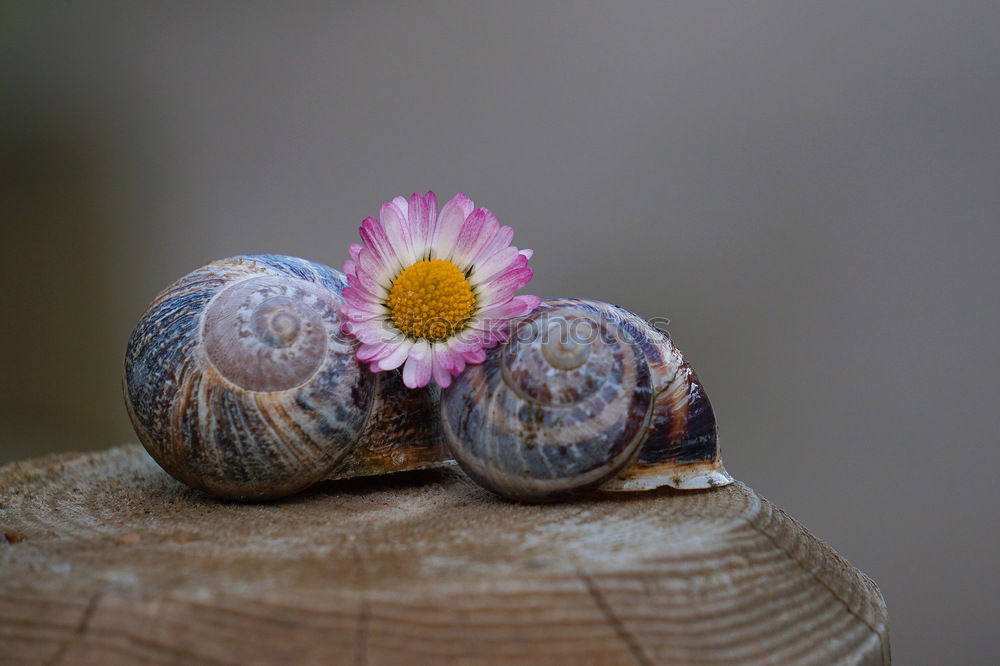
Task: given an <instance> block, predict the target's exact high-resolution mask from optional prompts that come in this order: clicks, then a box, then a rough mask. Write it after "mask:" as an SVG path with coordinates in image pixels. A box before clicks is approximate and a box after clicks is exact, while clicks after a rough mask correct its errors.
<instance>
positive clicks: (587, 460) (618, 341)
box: [441, 299, 653, 501]
mask: <svg viewBox="0 0 1000 666" xmlns="http://www.w3.org/2000/svg"><path fill="white" fill-rule="evenodd" d="M622 312H623V311H620V310H619V309H618V308H615V307H614V306H611V305H607V304H605V303H599V302H596V301H582V300H573V299H560V300H548V301H544V302H543V304H542V305H541V306H540V307H539V308H538V309H536V310H535V311H534V312H532V313H531V314H530V315H528V316H527V317H526V318H524V319H522V320H521V321H519V322H518V323H517V325H516V326H515V327H514V328H513V329H512V330H511V331H510V338H509V340H508V341H507V342H506V343H505V344H504V345H502V346H501V347H499V348H497V349H494V350H492V351H491V352H490V353H489V355H488V358H487V360H486V362H485V363H484V364H482V365H479V366H471V367H469V368H467V369H466V370H465V372H464V373H463V374H462V375H461V376H460V377H459V378H458V379H457V380H456V382H455V383H454V384H453V385H452V386H451V387H450V388H449V389H447V390H446V391H444V392H443V395H442V404H441V410H442V420H443V422H444V430H445V435H446V439H447V441H448V444H449V448H450V450H451V453H452V455H454V457H455V459H456V460H457V461H458V463H459V464H460V465H461V466H462V468H463V469H464V470H465V471H466V473H467V474H468V475H469V476H470V477H472V479H473V480H475V481H476V482H478V483H480V484H481V485H483V486H485V487H487V488H489V489H491V490H493V491H494V492H496V493H498V494H500V495H503V496H505V497H509V498H513V499H519V500H527V501H540V500H545V499H550V498H555V497H559V496H560V495H562V494H565V493H567V492H570V491H573V490H578V489H583V488H587V487H591V486H595V485H597V484H600V483H601V482H603V481H604V480H606V479H608V478H610V477H612V476H614V475H615V474H617V473H618V472H619V471H621V470H622V469H623V468H624V467H625V466H626V465H628V464H629V463H630V462H631V461H632V460H633V459H634V458H635V456H636V454H637V452H638V449H639V446H640V444H641V442H642V440H643V436H644V433H645V430H646V427H647V426H648V423H649V416H650V413H651V405H652V398H653V393H652V388H651V381H650V370H649V366H648V364H647V362H646V356H645V354H644V352H643V350H642V335H641V333H640V331H639V330H638V329H637V328H636V326H635V324H634V323H633V322H632V321H631V320H630V319H629V318H627V317H623V316H622Z"/></svg>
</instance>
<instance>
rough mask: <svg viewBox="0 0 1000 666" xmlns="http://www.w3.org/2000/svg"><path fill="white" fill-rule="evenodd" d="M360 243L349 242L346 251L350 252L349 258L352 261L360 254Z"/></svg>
mask: <svg viewBox="0 0 1000 666" xmlns="http://www.w3.org/2000/svg"><path fill="white" fill-rule="evenodd" d="M361 248H362V245H361V243H351V246H350V247H349V248H347V251H348V252H350V253H351V259H353V260H354V261H357V260H358V255H359V254H361Z"/></svg>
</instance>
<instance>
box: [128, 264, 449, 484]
mask: <svg viewBox="0 0 1000 666" xmlns="http://www.w3.org/2000/svg"><path fill="white" fill-rule="evenodd" d="M345 285H346V280H345V279H344V276H343V275H342V274H340V273H338V272H337V271H335V270H333V269H331V268H329V267H327V266H323V265H321V264H317V263H313V262H310V261H306V260H304V259H298V258H295V257H285V256H279V255H253V256H240V257H233V258H230V259H223V260H221V261H217V262H214V263H211V264H208V265H207V266H204V267H202V268H199V269H198V270H195V271H193V272H192V273H190V274H188V275H186V276H185V277H183V278H181V279H180V280H178V281H177V282H175V283H174V284H173V285H171V286H170V287H168V288H167V289H166V290H164V291H163V292H162V293H161V294H160V295H159V296H157V297H156V299H155V300H154V301H153V302H152V303H151V304H150V306H149V307H148V309H147V310H146V312H145V314H144V315H143V316H142V318H141V320H140V321H139V323H138V325H137V326H136V328H135V331H134V332H133V333H132V337H131V339H130V340H129V343H128V348H127V351H126V358H125V376H124V388H125V401H126V405H127V407H128V411H129V416H130V417H131V419H132V424H133V426H134V427H135V430H136V433H137V434H138V435H139V438H140V440H141V441H142V443H143V445H144V446H145V447H146V450H147V451H149V453H150V454H151V455H152V456H153V458H154V459H155V460H156V461H157V462H158V463H159V464H160V465H161V466H162V467H163V468H164V469H166V470H167V471H168V472H169V473H170V474H171V475H173V476H174V477H176V478H177V479H179V480H181V481H183V482H184V483H187V484H188V485H190V486H193V487H196V488H200V489H202V490H205V491H207V492H210V493H212V494H214V495H218V496H220V497H225V498H233V499H266V498H273V497H280V496H283V495H288V494H290V493H293V492H296V491H298V490H301V489H303V488H305V487H307V486H309V485H311V484H313V483H315V482H316V481H319V480H321V479H324V478H328V477H331V476H351V475H354V473H355V471H354V466H358V467H360V468H363V470H364V471H362V472H359V473H372V472H374V471H395V470H394V469H392V468H391V467H392V463H393V461H395V462H399V466H398V467H397V468H396V469H407V468H412V467H419V466H425V465H426V464H430V463H431V462H432V461H436V460H438V459H440V458H441V452H440V447H439V446H438V443H439V442H438V440H437V438H436V437H435V430H434V428H435V427H436V421H434V420H430V425H419V426H416V427H415V425H414V424H415V423H416V422H417V421H418V420H417V419H415V418H414V417H413V416H411V415H410V414H409V412H404V413H403V414H402V415H398V416H397V418H396V419H395V420H396V421H397V423H396V424H395V426H394V430H392V431H391V432H390V434H389V439H390V440H391V441H390V442H389V443H388V444H387V443H386V442H385V438H382V439H379V438H378V437H376V435H377V433H378V423H379V422H376V423H375V424H374V425H373V424H372V423H371V422H370V420H369V414H370V411H371V408H372V404H373V402H374V401H375V400H376V395H377V393H378V391H379V390H380V389H379V387H381V386H385V387H388V388H390V389H391V387H392V386H394V385H395V384H396V383H399V379H398V377H394V376H392V375H385V376H383V377H378V378H376V377H375V376H374V375H372V374H371V373H369V372H368V371H367V370H365V369H364V368H363V367H362V366H361V365H360V364H359V363H358V361H357V360H356V358H355V354H354V352H355V346H354V345H355V343H354V342H353V341H351V340H349V339H347V338H345V337H344V335H343V334H342V333H341V323H342V321H341V315H340V306H341V305H342V303H343V299H342V297H341V293H342V291H343V288H344V286H345ZM413 399H419V396H415V397H414V398H413ZM425 399H426V397H425ZM411 407H412V405H411ZM428 411H431V410H428ZM387 418H388V419H389V421H392V418H391V415H390V416H387ZM400 420H402V423H398V421H400ZM424 420H425V421H426V420H427V419H424ZM366 429H367V431H368V432H369V434H370V435H371V436H372V437H373V438H374V439H375V441H377V442H378V443H379V444H380V446H381V449H382V450H381V451H376V452H375V453H379V456H376V457H377V458H378V459H379V460H381V459H382V458H385V459H387V460H389V463H388V464H383V463H378V462H376V463H372V462H370V461H369V460H368V457H369V454H371V453H372V450H371V449H370V448H369V447H368V446H367V443H368V440H365V441H364V442H359V441H358V440H359V435H360V434H361V433H362V431H363V430H366ZM410 432H417V434H418V435H419V436H418V437H417V438H416V441H417V443H418V444H419V447H418V449H417V450H416V453H415V454H413V455H406V454H405V453H403V454H401V453H400V452H398V451H393V450H391V449H393V447H397V448H399V449H402V450H405V449H406V446H407V445H406V443H405V442H401V441H400V440H399V439H394V438H393V434H407V433H410ZM386 449H389V452H388V454H387V453H385V450H386ZM400 456H402V457H400Z"/></svg>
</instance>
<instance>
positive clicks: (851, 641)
mask: <svg viewBox="0 0 1000 666" xmlns="http://www.w3.org/2000/svg"><path fill="white" fill-rule="evenodd" d="M0 531H2V532H3V533H4V535H5V536H4V537H2V538H0V662H13V663H18V664H22V663H48V664H108V663H121V662H125V663H129V662H152V663H170V664H193V663H206V664H245V663H265V664H283V665H291V664H299V663H333V664H340V663H345V664H347V663H350V664H393V663H399V664H426V663H463V664H494V663H512V664H527V663H530V664H557V663H565V664H660V663H669V664H689V663H690V664H716V663H720V664H736V663H739V664H743V663H755V664H756V663H767V664H791V663H811V664H834V663H836V664H841V663H852V664H853V663H858V664H887V663H889V641H888V625H887V617H886V609H885V604H884V602H883V600H882V597H881V595H880V594H879V591H878V589H877V588H876V587H875V585H874V584H873V583H872V582H871V581H870V580H869V579H868V578H866V577H865V576H864V575H863V574H861V573H860V572H859V571H857V570H856V569H854V568H853V567H852V566H851V565H850V564H848V563H847V562H845V561H844V560H843V559H842V558H841V557H839V556H838V555H837V554H836V553H834V552H833V551H832V550H831V549H830V548H829V547H827V546H826V545H825V544H823V543H822V542H820V541H819V540H817V539H816V538H814V537H813V536H811V535H810V534H809V533H807V532H806V531H805V530H804V529H803V528H802V526H800V525H799V524H798V523H796V522H795V521H794V520H792V519H791V518H789V517H788V516H787V515H786V514H785V513H784V512H782V511H781V510H780V509H777V508H775V507H773V506H772V505H770V504H769V503H768V502H767V501H766V500H764V499H762V498H761V497H760V496H759V495H757V494H756V493H755V492H754V491H753V490H751V489H749V488H747V487H746V486H744V485H742V484H735V485H733V486H729V487H726V488H721V489H715V490H705V491H687V492H680V491H672V490H661V491H654V492H647V493H636V494H610V493H609V494H607V495H601V496H597V497H593V498H589V499H586V500H579V501H575V502H571V503H565V504H555V505H545V506H527V505H519V504H511V503H508V502H504V501H502V500H499V499H496V498H494V497H493V496H491V495H489V494H488V493H486V492H485V491H482V490H481V489H479V488H477V487H476V486H474V485H472V484H471V483H470V482H468V481H466V480H465V479H464V478H463V477H461V476H460V475H459V474H458V473H456V472H454V471H449V470H445V471H433V472H415V473H407V474H398V475H394V476H391V477H383V478H376V479H361V480H353V481H340V482H329V483H325V484H322V485H320V486H318V487H316V488H314V489H313V490H311V491H309V492H307V493H305V494H302V495H299V496H297V497H294V498H291V499H286V500H282V501H278V502H272V503H268V504H236V503H226V502H219V501H217V500H214V499H212V498H210V497H208V496H206V495H203V494H201V493H199V492H197V491H193V490H189V489H187V488H186V487H184V486H182V485H180V484H179V483H177V482H175V481H174V480H173V479H171V478H170V477H168V476H167V475H166V474H165V473H164V472H163V471H161V470H160V469H159V468H158V467H157V466H156V465H155V463H153V462H152V460H151V459H150V458H149V457H148V456H147V455H146V454H145V452H144V451H143V450H142V449H141V448H139V447H137V446H125V447H119V448H115V449H112V450H110V451H106V452H102V453H95V454H85V455H84V454H69V455H61V456H52V457H48V458H43V459H40V460H33V461H27V462H23V463H15V464H12V465H8V466H6V467H4V468H2V469H0Z"/></svg>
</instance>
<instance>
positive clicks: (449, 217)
mask: <svg viewBox="0 0 1000 666" xmlns="http://www.w3.org/2000/svg"><path fill="white" fill-rule="evenodd" d="M474 208H475V206H474V204H473V203H472V200H471V199H469V197H467V196H465V195H464V194H456V195H455V198H454V199H452V200H451V201H449V202H448V203H446V204H445V205H444V208H442V209H441V214H440V215H438V220H437V237H436V238H435V239H434V253H435V255H434V256H436V257H439V258H442V259H448V258H450V257H451V255H452V252H453V251H454V249H455V241H456V240H457V239H458V234H459V232H460V231H461V230H462V224H463V223H464V222H465V218H467V217H468V216H469V214H470V213H472V210H473V209H474Z"/></svg>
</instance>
